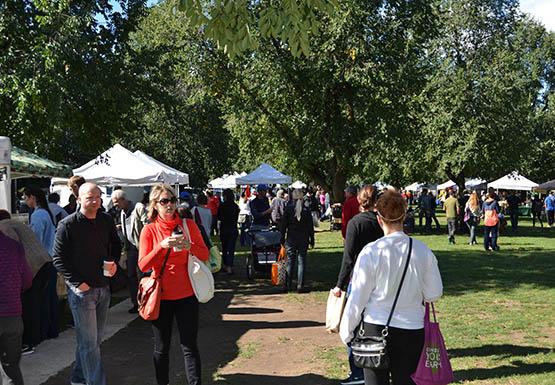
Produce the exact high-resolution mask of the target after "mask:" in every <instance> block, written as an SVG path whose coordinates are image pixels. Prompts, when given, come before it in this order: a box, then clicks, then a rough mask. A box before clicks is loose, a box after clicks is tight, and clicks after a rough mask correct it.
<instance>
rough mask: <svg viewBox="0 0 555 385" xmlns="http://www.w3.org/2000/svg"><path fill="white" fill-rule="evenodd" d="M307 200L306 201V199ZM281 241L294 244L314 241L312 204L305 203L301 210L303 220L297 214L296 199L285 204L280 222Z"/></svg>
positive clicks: (305, 243)
mask: <svg viewBox="0 0 555 385" xmlns="http://www.w3.org/2000/svg"><path fill="white" fill-rule="evenodd" d="M305 202H306V201H305ZM280 231H281V243H282V244H284V243H285V240H286V239H287V243H289V244H292V245H307V244H309V243H310V244H313V243H314V224H313V223H312V214H311V212H310V205H309V204H308V205H305V204H303V210H302V212H301V220H300V221H298V220H297V217H296V216H295V201H292V202H291V203H289V204H288V205H287V206H285V211H284V213H283V218H282V219H281V224H280Z"/></svg>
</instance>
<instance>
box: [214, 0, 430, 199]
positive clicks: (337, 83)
mask: <svg viewBox="0 0 555 385" xmlns="http://www.w3.org/2000/svg"><path fill="white" fill-rule="evenodd" d="M433 5H434V4H433V2H430V1H427V0H426V1H424V0H423V1H411V2H398V1H355V0H350V1H343V2H341V4H340V7H339V8H338V10H337V12H336V13H335V14H334V15H333V17H330V18H325V19H324V20H323V23H322V24H323V27H322V31H321V34H320V35H318V36H313V37H312V38H311V47H312V50H311V53H310V54H309V55H308V56H307V57H301V58H294V57H292V55H291V54H290V52H289V51H290V47H289V46H288V45H287V44H285V43H283V42H282V41H280V40H277V39H273V38H270V39H263V38H262V39H260V43H259V46H258V49H256V50H254V51H252V52H249V53H248V54H246V55H244V56H243V57H241V58H239V59H236V60H234V61H233V62H231V63H229V64H227V63H222V66H221V67H220V69H219V71H218V72H217V74H216V76H215V77H217V78H220V77H221V76H225V77H226V78H229V79H231V83H229V84H230V85H227V84H228V83H222V82H218V81H217V79H215V77H214V78H213V79H210V80H213V82H211V83H212V84H213V85H214V89H215V91H214V92H217V93H218V95H221V98H220V99H221V101H222V103H223V105H224V106H225V112H226V120H227V126H228V127H229V128H230V130H231V132H232V134H233V136H234V137H235V138H236V139H237V141H238V143H239V151H240V163H242V164H248V163H251V164H252V163H253V162H254V163H256V162H258V161H269V162H270V163H272V164H274V165H276V166H278V167H279V168H281V169H282V170H284V171H286V172H289V173H292V174H294V175H296V176H302V177H306V178H307V179H308V180H310V181H314V182H316V183H318V184H320V185H322V186H324V187H326V188H327V189H328V190H331V191H332V192H333V195H334V199H335V200H340V199H341V198H342V193H343V188H344V186H345V183H346V182H347V181H349V180H351V179H356V178H363V179H365V180H366V181H367V182H373V181H375V179H376V178H379V177H380V176H386V177H390V178H399V177H400V175H401V174H402V173H403V171H398V170H400V169H401V167H399V166H398V165H397V164H396V162H394V161H392V159H390V158H391V157H392V156H396V155H399V153H400V151H401V148H403V147H404V146H406V145H408V143H409V141H410V137H411V133H412V132H414V130H415V126H414V125H413V120H412V119H411V118H410V111H411V110H412V109H413V108H412V107H411V104H412V100H414V97H415V95H417V94H418V93H419V92H420V91H421V89H422V87H423V86H424V80H425V75H426V70H427V69H426V67H425V66H423V65H422V60H421V59H422V57H423V56H424V53H425V48H426V46H427V43H428V41H429V40H430V38H431V37H432V36H434V33H435V29H434V26H435V23H436V17H435V13H434V8H433ZM220 85H225V86H226V87H227V88H226V89H225V90H222V89H219V88H218V87H219V86H220Z"/></svg>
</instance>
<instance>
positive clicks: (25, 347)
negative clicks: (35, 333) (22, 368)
mask: <svg viewBox="0 0 555 385" xmlns="http://www.w3.org/2000/svg"><path fill="white" fill-rule="evenodd" d="M34 352H35V348H34V347H33V346H31V345H23V346H22V347H21V355H22V356H26V355H28V354H33V353H34Z"/></svg>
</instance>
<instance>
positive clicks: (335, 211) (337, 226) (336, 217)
mask: <svg viewBox="0 0 555 385" xmlns="http://www.w3.org/2000/svg"><path fill="white" fill-rule="evenodd" d="M330 208H331V216H330V231H333V230H341V214H342V211H343V210H342V208H341V203H334V204H333V205H331V207H330Z"/></svg>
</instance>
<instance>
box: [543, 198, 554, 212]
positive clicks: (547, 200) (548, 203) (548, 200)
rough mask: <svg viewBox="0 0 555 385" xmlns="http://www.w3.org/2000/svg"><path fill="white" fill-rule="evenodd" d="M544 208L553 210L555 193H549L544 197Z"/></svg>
mask: <svg viewBox="0 0 555 385" xmlns="http://www.w3.org/2000/svg"><path fill="white" fill-rule="evenodd" d="M545 209H546V210H547V211H555V195H549V196H548V197H547V198H545Z"/></svg>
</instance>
